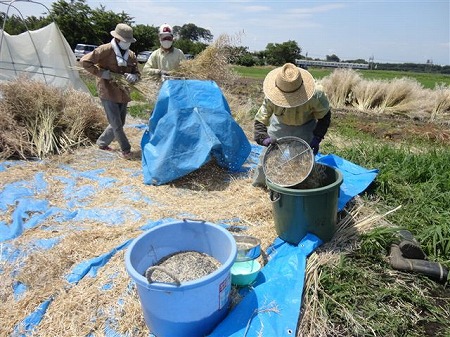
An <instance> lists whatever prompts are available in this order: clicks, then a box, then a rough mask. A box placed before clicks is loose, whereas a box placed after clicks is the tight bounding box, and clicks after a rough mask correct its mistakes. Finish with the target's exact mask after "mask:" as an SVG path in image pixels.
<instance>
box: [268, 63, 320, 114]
mask: <svg viewBox="0 0 450 337" xmlns="http://www.w3.org/2000/svg"><path fill="white" fill-rule="evenodd" d="M263 91H264V94H265V95H266V96H267V98H269V99H270V100H271V101H272V103H274V104H275V105H278V106H280V107H283V108H293V107H296V106H299V105H302V104H304V103H306V102H307V101H308V100H309V99H310V98H311V97H312V95H314V78H313V77H312V75H311V74H310V73H309V72H308V71H307V70H305V69H301V68H299V67H297V66H295V65H294V64H292V63H286V64H285V65H284V66H282V67H279V68H276V69H274V70H272V71H271V72H269V73H268V74H267V76H266V78H265V79H264V83H263Z"/></svg>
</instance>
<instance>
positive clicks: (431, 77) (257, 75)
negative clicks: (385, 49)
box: [233, 66, 450, 89]
mask: <svg viewBox="0 0 450 337" xmlns="http://www.w3.org/2000/svg"><path fill="white" fill-rule="evenodd" d="M274 68H275V67H243V66H233V69H234V70H235V71H236V72H237V73H238V74H239V75H241V76H244V77H249V78H253V79H264V77H265V76H266V75H267V74H268V73H269V71H270V70H272V69H274ZM334 70H335V68H313V67H310V68H309V69H308V71H309V72H310V73H311V75H313V76H314V78H316V79H321V78H323V77H325V76H328V75H330V74H331V73H332V72H333V71H334ZM357 71H358V73H359V74H360V75H361V77H362V78H364V79H366V80H386V81H389V80H393V79H395V78H402V77H408V78H413V79H415V80H416V81H417V82H419V83H420V84H421V85H422V86H423V87H424V88H429V89H434V88H435V87H436V85H440V84H445V85H447V86H450V76H449V75H444V74H424V73H414V72H406V71H388V70H357Z"/></svg>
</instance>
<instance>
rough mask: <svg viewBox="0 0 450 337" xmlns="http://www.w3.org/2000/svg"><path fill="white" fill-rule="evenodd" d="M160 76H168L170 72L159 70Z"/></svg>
mask: <svg viewBox="0 0 450 337" xmlns="http://www.w3.org/2000/svg"><path fill="white" fill-rule="evenodd" d="M161 76H170V71H168V70H161Z"/></svg>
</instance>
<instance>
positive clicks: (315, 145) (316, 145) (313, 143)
mask: <svg viewBox="0 0 450 337" xmlns="http://www.w3.org/2000/svg"><path fill="white" fill-rule="evenodd" d="M321 141H322V139H321V138H320V137H317V136H314V137H313V139H312V141H311V143H309V147H310V148H311V149H312V150H313V153H314V155H316V154H317V153H318V152H319V145H320V142H321Z"/></svg>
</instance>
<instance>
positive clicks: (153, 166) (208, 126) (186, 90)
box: [141, 79, 251, 185]
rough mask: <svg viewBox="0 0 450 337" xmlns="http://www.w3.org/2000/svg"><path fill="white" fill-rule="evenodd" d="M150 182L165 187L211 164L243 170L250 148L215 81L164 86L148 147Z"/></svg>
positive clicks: (144, 161) (146, 163) (145, 158)
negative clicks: (212, 161) (213, 160)
mask: <svg viewBox="0 0 450 337" xmlns="http://www.w3.org/2000/svg"><path fill="white" fill-rule="evenodd" d="M141 148H142V168H143V173H144V182H145V183H146V184H150V185H161V184H165V183H167V182H170V181H172V180H175V179H177V178H181V177H183V176H185V175H186V174H188V173H191V172H193V171H195V170H196V169H198V168H200V167H201V166H203V165H204V164H205V163H207V162H208V161H209V160H210V159H211V158H214V159H215V160H216V162H217V163H218V164H219V165H220V166H221V167H223V168H225V169H228V170H230V171H237V170H240V169H241V166H242V164H243V163H244V162H245V161H246V159H247V157H248V155H249V154H250V151H251V146H250V143H249V141H248V139H247V137H246V136H245V134H244V131H243V130H242V129H241V127H240V126H239V124H237V123H236V121H235V120H234V119H233V116H232V115H231V112H230V108H229V106H228V103H227V101H226V99H225V97H224V96H223V94H222V91H221V90H220V88H219V87H218V86H217V84H216V83H215V82H213V81H201V80H184V79H171V80H167V81H164V82H163V85H162V87H161V89H160V91H159V95H158V99H157V101H156V104H155V108H154V110H153V113H152V116H151V117H150V120H149V127H148V130H146V131H145V133H144V135H143V137H142V141H141Z"/></svg>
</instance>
